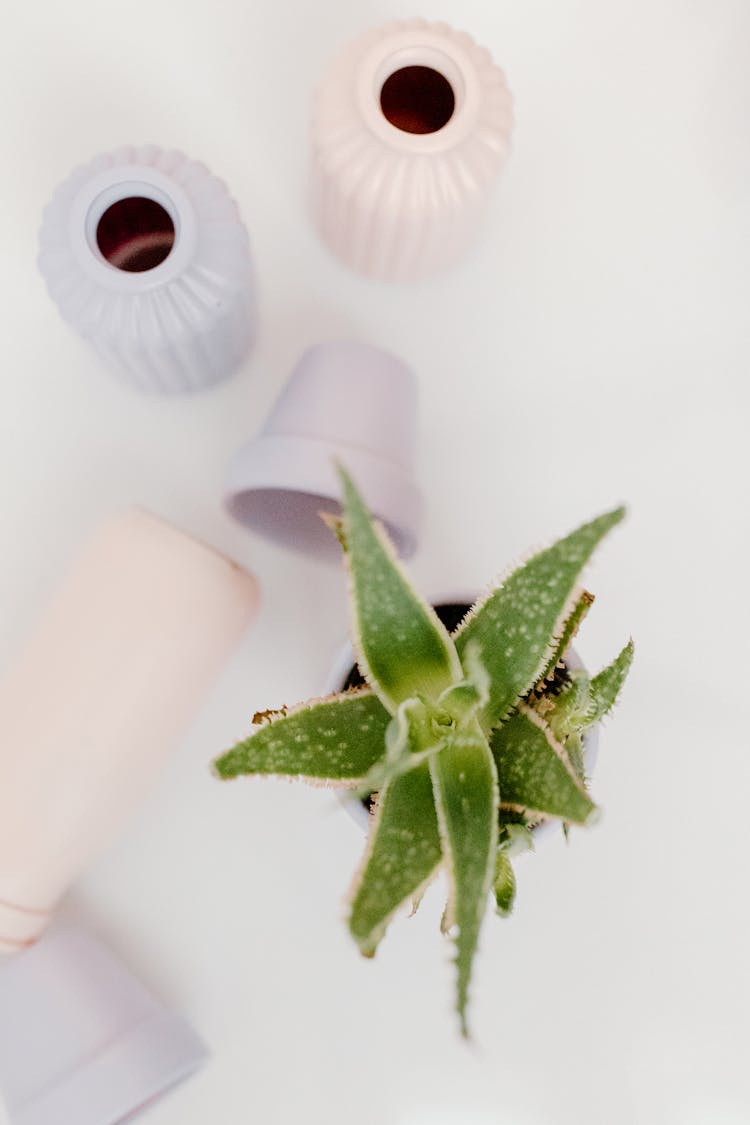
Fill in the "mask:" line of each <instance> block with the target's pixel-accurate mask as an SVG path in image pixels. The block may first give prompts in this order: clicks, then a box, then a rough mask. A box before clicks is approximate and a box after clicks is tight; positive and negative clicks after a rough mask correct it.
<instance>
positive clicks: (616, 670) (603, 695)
mask: <svg viewBox="0 0 750 1125" xmlns="http://www.w3.org/2000/svg"><path fill="white" fill-rule="evenodd" d="M634 654H635V649H634V646H633V642H632V641H628V643H627V644H626V645H625V648H624V649H623V650H622V652H621V653H620V654H619V655H618V656H616V657H615V659H614V660H613V661H612V663H611V664H608V665H607V667H606V668H603V669H602V671H601V672H599V674H598V675H596V676H594V678H593V679H592V681H591V688H590V699H591V703H590V710H589V721H590V725H593V724H594V723H598V722H599V721H600V720H601V719H603V718H604V717H605V716H606V715H608V714H609V712H610V711H611V710H612V708H613V707H614V705H615V703H616V702H617V698H618V696H619V694H620V692H621V690H622V686H623V684H624V683H625V680H626V679H627V677H628V673H629V672H630V668H631V665H632V663H633V656H634Z"/></svg>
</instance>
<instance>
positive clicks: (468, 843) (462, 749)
mask: <svg viewBox="0 0 750 1125" xmlns="http://www.w3.org/2000/svg"><path fill="white" fill-rule="evenodd" d="M430 772H431V774H432V781H433V786H434V792H435V805H436V808H437V814H438V824H439V825H440V835H441V838H442V841H443V854H444V857H445V862H446V867H447V870H448V876H449V880H450V903H449V908H448V912H447V917H448V918H449V919H450V920H451V922H453V923H455V926H456V929H457V934H456V967H457V972H458V980H457V1009H458V1014H459V1018H460V1021H461V1030H462V1033H463V1034H464V1035H468V1028H467V1023H466V1007H467V1003H468V997H469V982H470V979H471V966H472V961H473V958H474V953H475V952H476V948H477V943H478V941H479V931H480V928H481V924H482V918H483V916H484V911H485V907H486V903H487V895H488V893H489V890H490V888H491V886H492V879H493V876H494V872H495V855H496V851H497V834H498V826H497V810H498V791H497V771H496V769H495V763H494V759H493V757H492V754H491V752H490V748H489V746H488V744H487V739H486V738H485V736H484V734H483V733H482V731H481V729H480V727H479V725H478V724H477V723H476V722H473V723H471V725H470V726H469V727H468V728H467V729H457V730H455V731H453V732H452V734H451V735H450V736H449V737H448V739H447V740H446V744H445V746H444V747H443V749H442V750H441V751H440V753H439V754H436V755H435V756H434V757H432V758H431V759H430Z"/></svg>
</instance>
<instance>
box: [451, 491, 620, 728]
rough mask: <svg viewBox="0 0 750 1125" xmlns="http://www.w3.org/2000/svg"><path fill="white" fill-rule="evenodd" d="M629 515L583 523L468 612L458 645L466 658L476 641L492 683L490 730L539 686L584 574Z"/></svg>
mask: <svg viewBox="0 0 750 1125" xmlns="http://www.w3.org/2000/svg"><path fill="white" fill-rule="evenodd" d="M624 514H625V512H624V509H623V508H618V509H616V510H615V511H613V512H608V513H607V514H606V515H603V516H600V517H599V518H598V519H596V520H593V521H592V522H591V523H587V524H584V525H583V527H580V528H578V530H577V531H574V532H573V533H572V534H571V535H568V536H567V538H565V539H561V540H560V541H559V542H558V543H556V544H555V545H554V546H552V547H549V548H548V549H547V550H545V551H541V552H539V554H537V555H534V556H533V558H531V559H529V561H528V562H527V563H525V564H524V565H523V566H521V567H519V569H518V570H516V571H514V572H513V573H512V574H511V575H510V577H509V578H507V579H506V580H505V582H503V583H502V585H501V586H499V587H498V589H496V590H495V591H494V592H493V593H491V594H490V595H489V596H488V597H487V598H486V599H485V600H484V601H483V602H481V603H480V604H479V605H478V606H477V607H476V608H475V609H474V610H472V612H470V613H469V615H468V616H467V618H466V619H465V621H464V622H463V623H462V625H461V626H460V628H459V630H458V631H457V632H456V633H455V634H454V638H453V639H454V641H455V644H456V648H457V649H458V652H459V655H460V656H461V657H463V654H464V653H465V652H466V649H467V646H468V645H469V644H471V643H472V642H475V643H478V644H479V647H480V650H481V654H482V659H483V662H484V665H485V667H486V669H487V671H488V672H489V675H490V679H491V685H492V686H491V689H490V700H489V703H488V704H487V706H486V707H485V708H484V711H483V714H482V720H481V721H482V726H483V728H484V729H485V730H486V731H488V730H491V729H492V728H493V727H495V726H496V725H497V724H498V723H499V722H501V721H502V720H503V719H504V718H505V717H506V716H507V715H508V714H509V713H510V711H511V710H512V708H513V707H514V706H515V704H516V703H517V701H518V700H519V699H520V698H522V697H523V696H524V695H526V693H527V692H528V691H530V689H531V688H532V687H533V686H534V685H535V684H536V683H538V681H539V680H540V679H541V677H542V676H543V674H544V672H545V669H547V668H548V667H549V665H550V661H551V660H552V659H553V658H554V657H555V654H556V652H557V649H558V646H559V642H560V638H561V637H562V636H563V634H564V632H565V625H566V622H568V620H569V618H570V616H571V614H572V613H573V612H574V608H575V606H576V604H577V603H578V602H579V600H580V598H581V591H580V589H579V588H578V587H577V582H578V578H579V575H580V572H581V570H582V569H583V567H584V566H585V564H586V563H587V562H588V560H589V558H590V557H591V555H592V553H593V551H594V549H595V548H596V546H597V545H598V543H600V542H601V540H602V539H603V537H604V536H605V535H606V534H607V532H608V531H610V530H611V528H613V527H614V526H615V524H617V523H619V522H620V520H621V519H622V518H623V516H624Z"/></svg>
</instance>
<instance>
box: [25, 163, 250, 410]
mask: <svg viewBox="0 0 750 1125" xmlns="http://www.w3.org/2000/svg"><path fill="white" fill-rule="evenodd" d="M39 268H40V270H41V272H42V274H43V276H44V279H45V281H46V282H47V288H48V289H49V292H50V295H51V297H52V299H53V300H54V302H55V304H56V305H57V306H58V308H59V310H60V312H61V313H62V316H63V317H64V319H65V320H66V321H67V322H68V323H69V324H70V325H71V326H72V327H73V328H74V329H75V330H76V331H77V332H78V333H79V334H80V335H82V336H84V337H86V338H87V339H88V340H90V342H91V343H92V344H93V345H94V346H95V347H96V349H97V350H98V351H99V353H100V354H101V355H102V356H104V357H105V359H106V360H107V361H108V362H110V363H111V364H112V365H113V366H114V367H115V369H116V370H118V371H119V372H120V373H124V374H125V375H126V376H127V378H128V379H129V380H130V381H131V382H133V383H135V384H136V386H138V387H140V388H141V389H144V390H151V391H157V392H163V393H176V392H181V391H190V390H197V389H200V388H202V387H206V386H209V385H211V384H213V383H217V382H219V381H220V380H222V379H225V378H227V377H228V376H229V375H231V374H232V373H233V372H234V371H235V370H236V369H237V367H238V366H239V364H240V363H241V362H242V360H243V359H244V358H245V356H246V354H247V352H248V350H249V349H250V347H251V345H252V342H253V339H254V336H255V328H256V320H257V312H256V286H255V277H254V272H253V266H252V259H251V256H250V245H249V240H248V235H247V231H246V230H245V227H244V226H243V224H242V220H241V219H240V215H239V211H238V209H237V204H236V203H235V202H234V200H233V199H232V198H231V196H230V195H229V193H228V191H227V189H226V187H225V185H224V184H223V183H222V181H221V180H219V179H217V178H216V177H215V176H213V175H211V173H210V172H209V171H208V169H207V168H206V167H205V166H204V165H203V164H199V163H198V162H196V161H194V160H190V159H188V157H186V156H184V155H183V154H182V153H180V152H174V151H165V150H163V149H160V148H156V147H155V146H154V145H145V146H142V147H140V148H133V147H125V148H120V149H117V150H116V151H114V152H109V153H104V154H102V155H101V156H97V157H96V158H95V159H94V160H92V161H91V162H90V163H89V164H86V165H83V166H81V167H79V168H77V169H76V170H75V171H74V172H73V173H72V174H71V175H70V176H69V178H68V179H67V180H66V181H65V182H64V183H63V184H61V185H60V187H59V188H58V189H57V191H56V193H55V194H54V196H53V198H52V200H51V202H50V203H49V205H48V206H47V208H46V210H45V213H44V220H43V224H42V229H41V232H40V253H39Z"/></svg>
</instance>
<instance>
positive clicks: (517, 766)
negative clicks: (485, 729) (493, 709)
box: [490, 704, 596, 824]
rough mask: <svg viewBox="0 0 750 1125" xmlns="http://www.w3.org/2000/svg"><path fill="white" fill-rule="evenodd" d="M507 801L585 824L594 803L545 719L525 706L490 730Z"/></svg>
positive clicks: (491, 743)
mask: <svg viewBox="0 0 750 1125" xmlns="http://www.w3.org/2000/svg"><path fill="white" fill-rule="evenodd" d="M490 745H491V747H492V753H493V755H494V758H495V762H496V763H497V772H498V777H499V780H500V795H501V800H502V803H503V805H508V806H511V807H512V808H520V809H524V810H526V811H528V812H529V813H531V814H533V813H541V814H543V815H545V816H558V817H561V818H562V819H563V820H565V821H569V822H570V823H573V824H585V822H586V821H587V820H588V819H589V817H590V816H591V814H592V813H593V812H594V810H595V808H596V806H595V805H594V802H593V801H592V800H591V798H590V797H589V795H588V793H587V792H586V790H585V789H584V788H583V786H582V784H581V783H580V781H579V780H578V778H577V777H576V775H575V772H574V770H573V768H572V766H571V764H570V762H569V761H568V759H567V756H566V754H565V752H564V750H563V748H562V747H561V746H560V744H559V743H557V742H556V741H555V739H554V737H553V735H552V731H551V730H550V729H549V727H548V726H547V724H546V723H545V722H544V721H543V719H541V718H540V717H539V715H537V714H535V712H533V711H532V710H531V709H530V708H527V707H525V706H524V705H523V704H522V705H521V708H520V709H519V710H518V711H517V712H516V713H515V714H514V715H511V717H510V718H509V719H508V720H507V721H506V722H504V723H503V724H502V726H500V727H498V728H497V730H495V731H493V732H492V736H491V739H490Z"/></svg>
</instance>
